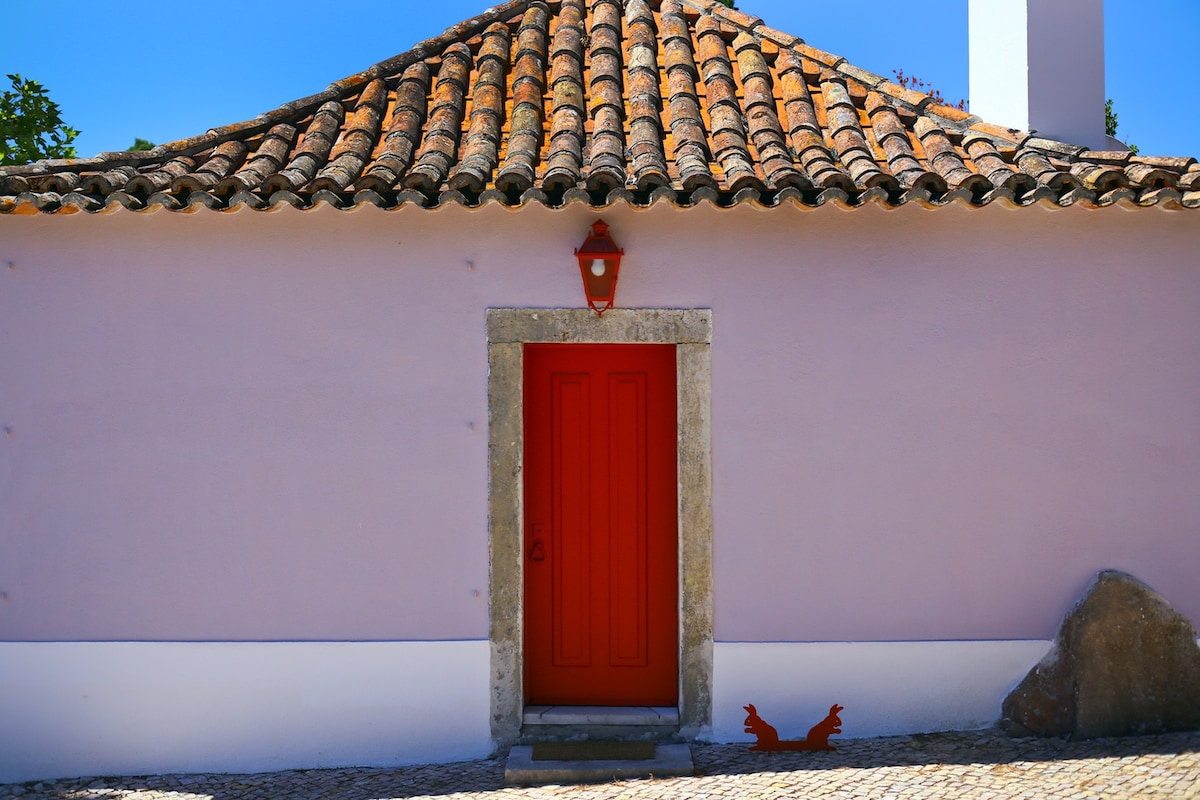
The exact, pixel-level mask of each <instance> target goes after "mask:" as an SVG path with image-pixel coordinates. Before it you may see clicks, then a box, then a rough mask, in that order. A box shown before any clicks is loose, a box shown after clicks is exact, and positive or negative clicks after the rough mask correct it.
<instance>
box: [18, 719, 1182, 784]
mask: <svg viewBox="0 0 1200 800" xmlns="http://www.w3.org/2000/svg"><path fill="white" fill-rule="evenodd" d="M834 741H835V743H836V744H837V745H838V748H839V749H838V751H837V752H836V753H776V754H766V753H754V752H750V751H749V750H747V749H746V745H744V744H737V745H693V747H692V752H693V754H694V757H695V762H696V769H697V775H696V777H693V778H669V779H659V780H639V781H619V782H615V783H607V784H600V785H593V786H542V787H534V788H512V787H509V788H505V787H504V785H503V781H504V761H503V759H498V758H496V759H488V760H484V761H470V762H464V763H458V764H443V765H436V766H420V767H400V768H391V769H323V770H292V771H288V772H275V773H267V774H259V775H159V776H151V777H137V778H131V777H125V778H80V779H74V780H62V781H54V782H50V781H47V782H43V783H26V784H6V785H0V798H4V800H8V798H16V797H19V798H22V800H33V799H35V798H36V799H38V800H40V799H41V798H54V799H55V800H92V799H93V798H94V799H95V800H100V798H105V799H106V800H234V799H235V798H237V799H238V800H241V798H250V799H251V800H276V798H280V799H282V798H287V799H288V800H326V799H327V798H328V799H332V798H338V800H388V799H389V798H421V797H430V798H434V797H446V798H451V797H452V798H455V800H543V799H546V798H559V797H569V798H573V799H578V800H609V799H611V800H668V799H670V798H681V800H682V798H688V800H692V799H693V798H696V799H698V800H742V798H747V799H748V798H775V797H778V798H784V797H787V798H792V797H796V798H851V799H852V800H857V799H858V798H863V800H868V799H869V800H908V799H909V798H921V799H922V800H924V799H925V798H954V800H990V799H992V798H1038V800H1040V799H1041V798H1062V800H1087V798H1105V800H1116V799H1119V798H1139V800H1140V799H1141V798H1152V799H1153V800H1160V799H1161V798H1171V800H1176V798H1179V799H1184V798H1189V799H1190V798H1200V732H1196V733H1184V734H1171V735H1164V736H1145V737H1133V738H1127V739H1108V740H1104V739H1101V740H1096V741H1090V742H1064V741H1061V740H1057V739H1050V740H1047V739H1009V738H1007V737H1006V736H1004V735H1003V734H1000V733H997V732H994V731H985V732H978V733H938V734H924V735H916V736H892V737H887V738H880V739H860V740H857V741H854V740H847V741H840V742H839V741H837V740H834Z"/></svg>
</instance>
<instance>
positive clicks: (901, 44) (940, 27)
mask: <svg viewBox="0 0 1200 800" xmlns="http://www.w3.org/2000/svg"><path fill="white" fill-rule="evenodd" d="M491 4H492V3H490V2H488V0H350V2H345V3H327V2H326V3H320V2H313V1H311V0H299V1H297V0H292V2H281V1H280V0H206V2H202V3H182V2H178V1H177V0H154V1H153V2H151V1H149V0H124V1H122V0H108V1H107V2H104V1H101V0H55V1H54V2H52V3H42V2H30V0H0V20H2V21H3V27H4V32H3V35H2V36H0V73H2V74H8V73H12V72H20V73H21V74H22V75H23V76H24V77H27V78H33V79H34V80H37V81H39V82H41V83H42V84H43V85H44V86H46V87H47V88H48V89H49V90H50V94H51V97H52V98H53V99H54V100H55V101H56V102H58V104H59V105H60V106H61V107H62V112H63V118H64V119H65V120H66V121H67V122H68V123H69V124H71V125H73V126H74V127H76V128H79V129H81V130H82V131H83V133H82V134H81V135H80V137H79V139H77V140H76V145H77V149H78V152H79V155H81V156H91V155H95V154H96V153H98V152H102V151H107V150H122V149H125V148H126V147H128V146H129V145H131V144H132V143H133V140H134V138H135V137H141V138H144V139H149V140H151V141H153V142H155V143H158V144H162V143H165V142H169V141H172V140H175V139H181V138H185V137H188V136H194V135H197V134H200V133H203V132H204V131H206V130H207V129H209V128H211V127H216V126H219V125H225V124H229V123H232V122H239V121H241V120H245V119H250V118H252V117H255V116H257V115H258V114H260V113H262V112H263V111H267V110H270V109H272V108H275V107H276V106H279V105H281V104H283V103H285V102H287V101H289V100H295V99H297V98H300V97H304V96H306V95H309V94H313V93H315V92H318V91H320V90H322V89H324V88H325V86H327V85H328V84H329V83H330V82H332V81H335V80H338V79H340V78H343V77H345V76H347V75H350V74H353V73H355V72H358V71H360V70H362V69H364V68H365V67H368V66H370V65H371V64H374V63H376V62H378V61H382V60H383V59H385V58H388V57H390V56H393V55H396V54H397V53H400V52H403V51H405V50H407V49H409V48H410V47H411V46H412V45H414V44H416V43H417V42H420V41H422V40H424V39H427V38H429V37H431V36H435V35H437V34H439V33H441V32H442V31H443V30H445V28H446V27H447V26H449V25H451V24H454V23H456V22H459V21H461V20H464V19H467V18H469V17H472V16H476V15H477V14H479V13H481V12H482V11H483V10H485V9H486V8H487V7H488V6H490V5H491ZM1104 5H1105V13H1106V19H1105V23H1106V35H1105V60H1106V64H1107V66H1106V80H1107V89H1108V92H1107V93H1108V96H1109V97H1111V98H1112V99H1113V100H1114V103H1115V107H1116V110H1117V113H1118V114H1119V116H1120V130H1119V131H1118V134H1119V136H1120V137H1121V138H1122V139H1124V140H1125V141H1127V142H1132V143H1134V144H1137V145H1138V146H1139V147H1140V149H1141V152H1142V153H1143V154H1146V155H1192V156H1196V157H1200V103H1198V102H1197V90H1196V88H1195V87H1196V86H1197V85H1200V58H1197V57H1196V55H1195V53H1196V43H1197V42H1200V0H1104ZM738 8H739V9H740V10H742V11H745V12H747V13H749V14H754V15H757V16H759V17H762V18H763V19H764V20H765V21H766V22H767V24H768V25H771V26H772V27H774V28H778V29H780V30H784V31H787V32H788V33H792V34H795V35H797V36H800V37H801V38H803V39H804V40H805V41H807V42H808V43H809V44H811V45H813V46H814V47H819V48H821V49H823V50H828V51H830V52H833V53H837V54H839V55H842V56H845V57H846V58H847V59H848V60H849V61H850V62H852V63H854V64H857V65H858V66H860V67H862V68H864V69H868V70H871V71H873V72H876V73H879V74H881V75H886V76H889V77H890V76H891V74H892V71H893V70H894V69H897V68H900V69H903V70H904V71H905V72H906V73H908V74H911V75H916V76H918V77H920V78H922V79H923V80H925V81H926V82H928V83H930V84H932V85H934V86H936V87H938V88H939V89H941V91H942V93H943V94H944V95H945V96H946V97H947V98H948V99H950V100H952V101H954V100H958V99H959V98H963V97H966V96H967V0H925V2H923V3H917V4H903V3H901V4H898V3H896V2H895V0H854V1H853V2H845V3H841V2H834V3H814V2H804V1H803V0H739V2H738ZM7 85H8V82H7V81H5V82H4V86H5V88H7Z"/></svg>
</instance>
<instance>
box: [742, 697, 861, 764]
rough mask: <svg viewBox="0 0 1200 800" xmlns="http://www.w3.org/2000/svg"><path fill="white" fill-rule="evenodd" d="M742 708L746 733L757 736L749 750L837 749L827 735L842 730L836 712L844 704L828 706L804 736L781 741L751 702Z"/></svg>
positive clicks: (777, 733) (839, 718)
mask: <svg viewBox="0 0 1200 800" xmlns="http://www.w3.org/2000/svg"><path fill="white" fill-rule="evenodd" d="M742 708H744V709H746V713H747V714H748V715H749V716H747V717H746V722H745V723H744V724H745V726H746V733H753V734H754V735H755V736H756V737H758V741H756V742H755V743H754V744H752V745H750V749H751V750H762V751H765V752H768V753H773V752H775V751H778V750H837V748H836V747H834V746H833V745H831V744H830V743H829V737H830V735H832V734H835V733H841V732H842V718H841V717H839V716H838V712H839V711H841V710H843V708H844V706H839V705H838V704H837V703H834V704H833V705H832V706H830V707H829V715H828V716H827V717H825V719H823V720H821V721H820V722H818V723H817V724H816V725H813V726H812V727H811V728H810V729H809V731H808V736H806V737H805V738H803V739H785V740H783V741H780V739H779V731H777V730H775V727H774V726H773V725H769V724H767V721H766V720H765V719H763V718H762V717H760V716H759V715H758V710H757V709H756V708H755V707H754V706H753V704H751V705H748V706H742Z"/></svg>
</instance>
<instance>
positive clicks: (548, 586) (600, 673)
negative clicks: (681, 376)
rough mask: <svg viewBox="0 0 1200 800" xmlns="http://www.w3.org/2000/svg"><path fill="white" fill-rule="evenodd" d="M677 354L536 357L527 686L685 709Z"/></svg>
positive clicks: (540, 353)
mask: <svg viewBox="0 0 1200 800" xmlns="http://www.w3.org/2000/svg"><path fill="white" fill-rule="evenodd" d="M675 391H676V387H675V349H674V347H673V346H670V345H526V347H525V409H524V418H525V448H524V452H525V463H524V478H525V531H526V533H525V537H526V541H525V554H526V562H525V685H526V700H527V702H530V703H537V704H561V705H567V704H574V705H580V704H588V705H605V704H609V705H674V704H675V702H676V699H677V671H678V666H677V664H678V654H677V651H678V644H677V642H678V627H677V626H678V621H677V620H678V613H677V599H676V598H677V574H678V566H677V563H676V552H677V547H676V539H677V523H676V491H677V486H676V484H677V480H676V448H675V436H676V409H675V402H676V395H675Z"/></svg>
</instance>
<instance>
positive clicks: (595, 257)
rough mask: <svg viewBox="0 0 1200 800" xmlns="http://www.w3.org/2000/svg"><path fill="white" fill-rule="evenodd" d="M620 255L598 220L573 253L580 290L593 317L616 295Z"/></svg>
mask: <svg viewBox="0 0 1200 800" xmlns="http://www.w3.org/2000/svg"><path fill="white" fill-rule="evenodd" d="M624 254H625V250H624V249H623V248H619V247H617V243H616V242H614V241H613V238H612V236H610V235H609V233H608V225H607V224H605V222H604V220H602V219H598V220H596V221H595V222H594V223H592V230H591V232H590V233H589V234H588V235H587V238H586V239H584V240H583V246H582V247H579V248H577V249H576V250H575V257H576V258H578V259H579V273H580V274H581V275H582V276H583V291H584V293H585V294H586V295H587V301H588V305H589V306H590V307H591V309H592V311H595V312H596V314H597V315H603V314H604V312H605V311H608V310H609V309H610V308H612V307H613V299H614V298H615V297H616V296H617V273H618V272H619V271H620V269H621V256H623V255H624Z"/></svg>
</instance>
